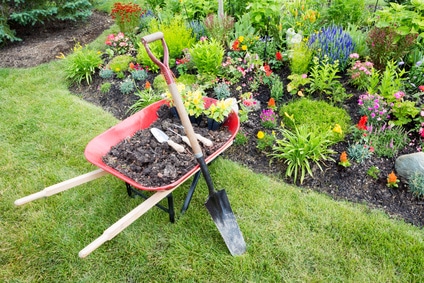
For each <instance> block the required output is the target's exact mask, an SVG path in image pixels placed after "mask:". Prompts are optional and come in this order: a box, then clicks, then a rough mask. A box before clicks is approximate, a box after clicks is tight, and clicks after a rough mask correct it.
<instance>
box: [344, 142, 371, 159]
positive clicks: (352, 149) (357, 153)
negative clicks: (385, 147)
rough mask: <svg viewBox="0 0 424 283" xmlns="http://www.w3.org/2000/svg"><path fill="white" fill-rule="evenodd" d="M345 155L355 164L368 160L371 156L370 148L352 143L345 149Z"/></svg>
mask: <svg viewBox="0 0 424 283" xmlns="http://www.w3.org/2000/svg"><path fill="white" fill-rule="evenodd" d="M347 154H348V155H349V157H350V158H351V159H352V160H354V161H355V162H357V163H362V162H364V160H365V159H368V158H370V157H371V155H372V151H371V150H370V147H369V146H368V145H365V144H361V143H354V144H351V145H349V147H348V148H347Z"/></svg>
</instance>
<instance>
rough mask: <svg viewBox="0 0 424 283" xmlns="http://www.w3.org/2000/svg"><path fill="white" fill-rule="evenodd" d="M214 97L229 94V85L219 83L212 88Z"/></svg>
mask: <svg viewBox="0 0 424 283" xmlns="http://www.w3.org/2000/svg"><path fill="white" fill-rule="evenodd" d="M213 93H214V94H215V97H216V99H226V98H228V97H230V96H231V92H230V87H229V86H228V85H227V84H226V83H219V84H217V85H216V86H215V87H214V88H213Z"/></svg>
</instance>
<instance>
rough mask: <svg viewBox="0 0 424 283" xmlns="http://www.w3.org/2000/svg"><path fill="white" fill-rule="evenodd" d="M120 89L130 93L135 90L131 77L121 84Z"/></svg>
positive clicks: (124, 92)
mask: <svg viewBox="0 0 424 283" xmlns="http://www.w3.org/2000/svg"><path fill="white" fill-rule="evenodd" d="M119 90H120V91H121V92H122V93H123V94H130V93H131V92H133V91H134V82H133V81H132V80H131V79H125V80H124V81H123V82H121V84H120V85H119Z"/></svg>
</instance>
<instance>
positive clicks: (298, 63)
mask: <svg viewBox="0 0 424 283" xmlns="http://www.w3.org/2000/svg"><path fill="white" fill-rule="evenodd" d="M312 56H313V53H312V50H311V49H309V47H308V46H307V45H306V43H304V42H300V43H297V44H294V45H293V48H292V50H291V54H290V71H291V72H292V73H293V74H299V75H300V74H307V73H308V70H309V66H310V65H311V63H312Z"/></svg>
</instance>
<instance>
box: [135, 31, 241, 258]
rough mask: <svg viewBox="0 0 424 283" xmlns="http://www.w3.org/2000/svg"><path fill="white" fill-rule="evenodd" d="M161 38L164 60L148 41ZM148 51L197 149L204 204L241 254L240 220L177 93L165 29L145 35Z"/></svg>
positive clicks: (230, 246)
mask: <svg viewBox="0 0 424 283" xmlns="http://www.w3.org/2000/svg"><path fill="white" fill-rule="evenodd" d="M159 39H160V40H161V42H162V46H163V50H164V56H163V57H164V58H163V63H162V62H161V61H159V60H158V59H157V58H156V57H155V56H154V55H153V53H152V52H151V51H150V48H149V43H150V42H153V41H155V40H159ZM141 41H142V43H143V45H144V47H145V49H146V52H147V54H148V55H149V57H150V59H152V61H153V62H154V63H155V64H156V65H158V66H159V68H160V70H161V72H162V75H163V76H164V77H165V81H166V83H167V85H168V89H169V91H170V93H171V94H172V99H173V101H174V105H175V106H176V108H177V111H178V115H179V116H180V119H181V122H182V124H183V126H184V131H185V133H186V135H187V137H188V139H189V140H190V144H191V147H192V149H193V152H194V156H195V157H196V159H197V162H198V163H199V166H200V170H201V172H202V174H203V176H204V178H205V181H206V184H207V186H208V190H209V196H208V199H207V200H206V203H205V206H206V208H207V210H208V211H209V214H210V215H211V217H212V219H213V221H214V222H215V225H216V227H217V228H218V230H219V232H220V233H221V236H222V238H223V239H224V242H225V244H226V245H227V247H228V249H229V251H230V253H231V255H233V256H234V255H241V254H243V253H244V252H245V251H246V243H245V241H244V238H243V235H242V233H241V231H240V228H239V226H238V224H237V220H236V218H235V216H234V213H233V211H232V209H231V206H230V202H229V200H228V197H227V193H226V192H225V190H220V191H218V192H217V191H215V189H214V186H213V183H212V178H211V176H210V174H209V170H208V166H207V164H206V162H205V158H204V156H203V152H202V149H201V148H200V145H199V142H198V141H197V138H196V134H195V133H194V130H193V127H192V125H191V122H190V119H189V117H188V115H187V111H186V109H185V108H184V104H183V101H182V99H181V96H180V94H179V92H178V88H177V85H176V84H175V82H174V79H173V74H172V72H171V70H170V68H169V53H168V47H167V45H166V42H165V39H164V37H163V33H162V32H156V33H153V34H150V35H147V36H144V37H143V38H142V39H141Z"/></svg>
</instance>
